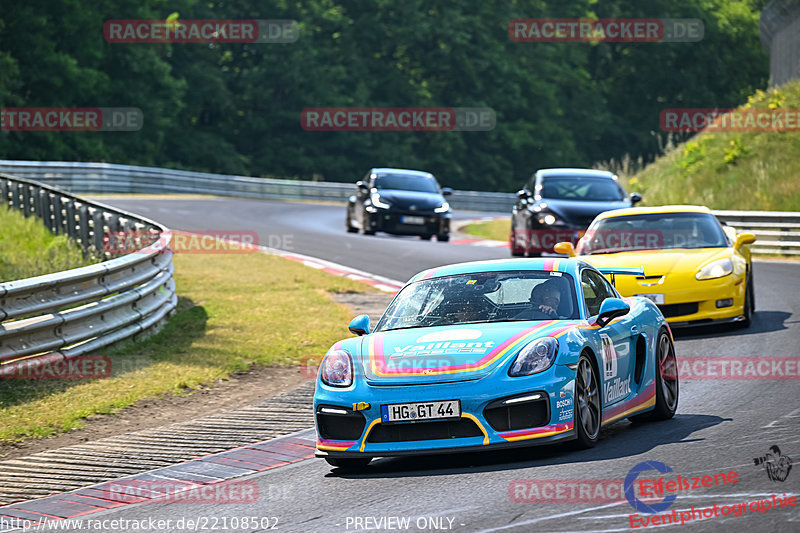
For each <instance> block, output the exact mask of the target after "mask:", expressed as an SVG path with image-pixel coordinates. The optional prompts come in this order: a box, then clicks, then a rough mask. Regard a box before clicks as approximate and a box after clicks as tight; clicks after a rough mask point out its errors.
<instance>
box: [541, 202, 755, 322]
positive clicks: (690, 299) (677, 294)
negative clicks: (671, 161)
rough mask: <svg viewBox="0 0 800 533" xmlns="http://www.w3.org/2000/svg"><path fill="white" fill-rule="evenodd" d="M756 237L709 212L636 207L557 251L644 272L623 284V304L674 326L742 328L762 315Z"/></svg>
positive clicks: (604, 217) (611, 214)
mask: <svg viewBox="0 0 800 533" xmlns="http://www.w3.org/2000/svg"><path fill="white" fill-rule="evenodd" d="M755 240H756V237H755V235H753V234H752V233H740V234H737V233H736V230H734V229H733V228H731V227H729V226H724V225H722V224H720V222H719V220H717V217H715V216H714V215H713V214H712V213H711V211H710V210H709V209H708V208H706V207H698V206H684V205H679V206H675V205H673V206H663V207H634V208H630V209H619V210H616V211H607V212H605V213H601V214H600V215H598V216H597V217H596V218H595V219H594V221H593V222H592V224H591V225H590V226H589V229H588V230H587V231H586V234H585V235H584V236H583V237H582V238H581V239H580V241H578V245H577V248H576V249H573V246H572V243H569V242H562V243H559V244H557V245H556V248H555V251H556V252H558V253H563V254H567V255H569V256H572V257H574V256H576V255H577V256H580V257H582V258H583V259H584V260H586V261H587V262H588V263H591V264H592V265H594V266H595V267H597V268H608V267H612V266H613V267H631V268H643V269H644V276H617V277H616V279H615V280H612V282H614V283H615V285H616V287H617V290H618V291H619V292H620V294H622V295H623V296H644V297H646V298H649V299H650V300H652V301H653V302H654V303H655V304H656V305H658V307H659V308H660V309H661V312H662V313H663V314H664V317H666V319H667V321H668V322H669V323H670V324H671V325H673V326H694V325H706V324H711V323H719V322H736V323H738V324H739V325H741V326H743V327H748V326H749V325H750V321H751V317H752V314H753V311H754V309H755V293H754V289H753V265H752V262H751V260H750V246H749V245H750V244H752V243H753V242H755Z"/></svg>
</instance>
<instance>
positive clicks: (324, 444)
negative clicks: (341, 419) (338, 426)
mask: <svg viewBox="0 0 800 533" xmlns="http://www.w3.org/2000/svg"><path fill="white" fill-rule="evenodd" d="M355 443H356V441H353V442H350V441H346V440H328V439H323V438H322V437H318V438H317V449H318V450H325V451H327V450H330V451H335V452H343V451H345V450H346V449H348V448H349V447H351V446H352V445H353V444H355Z"/></svg>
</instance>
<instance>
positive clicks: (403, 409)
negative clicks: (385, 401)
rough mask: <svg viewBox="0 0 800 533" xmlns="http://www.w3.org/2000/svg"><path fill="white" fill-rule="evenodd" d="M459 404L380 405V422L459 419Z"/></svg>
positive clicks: (417, 403)
mask: <svg viewBox="0 0 800 533" xmlns="http://www.w3.org/2000/svg"><path fill="white" fill-rule="evenodd" d="M460 417H461V402H460V401H459V400H447V401H444V402H415V403H393V404H389V405H381V422H384V423H386V422H425V421H427V420H442V419H445V418H460Z"/></svg>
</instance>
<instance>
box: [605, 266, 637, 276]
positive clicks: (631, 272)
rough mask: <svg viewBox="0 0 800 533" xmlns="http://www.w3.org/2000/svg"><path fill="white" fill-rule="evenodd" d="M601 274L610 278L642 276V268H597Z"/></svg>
mask: <svg viewBox="0 0 800 533" xmlns="http://www.w3.org/2000/svg"><path fill="white" fill-rule="evenodd" d="M597 270H599V271H600V272H601V273H602V274H605V275H607V276H608V275H611V276H644V268H641V267H639V268H598V269H597Z"/></svg>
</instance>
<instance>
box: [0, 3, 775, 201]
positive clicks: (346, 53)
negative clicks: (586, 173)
mask: <svg viewBox="0 0 800 533" xmlns="http://www.w3.org/2000/svg"><path fill="white" fill-rule="evenodd" d="M762 4H763V1H762V0H747V1H729V0H682V1H681V2H674V0H649V1H648V2H639V1H636V0H609V1H605V2H602V3H597V2H596V1H595V0H563V1H560V2H545V1H543V0H524V1H523V0H511V1H509V2H485V1H481V0H461V1H452V0H439V1H424V0H403V1H402V2H397V1H394V0H307V1H297V2H288V1H285V0H258V1H256V0H239V1H237V2H218V1H215V0H211V1H209V0H204V1H200V0H176V1H174V2H170V3H167V2H165V1H163V0H109V1H103V2H100V1H99V0H95V1H79V0H61V1H60V2H52V1H49V0H25V1H24V2H19V1H16V0H0V106H2V107H138V108H141V109H142V111H143V114H144V119H145V123H144V127H143V128H142V129H141V130H140V131H138V132H14V131H6V132H0V157H2V158H5V159H37V160H75V161H109V162H115V163H126V164H141V165H154V166H166V167H175V168H184V169H191V170H200V171H211V172H222V173H236V174H245V175H253V176H278V177H297V178H303V179H312V178H314V179H324V180H329V181H350V180H353V179H355V178H357V177H359V176H360V175H361V174H362V173H363V172H364V170H365V169H367V168H369V167H372V166H399V167H408V168H417V169H425V170H430V171H432V172H434V173H436V174H437V175H438V176H439V177H440V180H441V181H442V183H444V184H446V185H450V186H453V187H456V188H460V189H478V190H505V191H509V190H515V189H516V188H518V186H519V184H521V183H523V182H524V181H525V180H526V179H527V178H528V176H530V174H531V173H532V172H533V171H535V170H536V169H537V168H543V167H548V166H590V165H592V164H593V163H595V162H597V161H602V160H609V159H612V158H617V159H618V158H621V157H622V156H624V155H625V154H628V155H630V156H632V157H633V158H638V157H642V158H644V159H645V160H652V159H653V158H654V157H655V156H656V155H657V154H658V151H659V146H660V145H661V144H660V143H659V137H661V143H662V144H663V136H664V135H665V134H664V133H663V132H660V131H659V126H658V117H659V112H660V111H661V109H663V108H668V107H715V106H719V107H732V106H735V105H737V104H739V103H741V102H742V101H743V100H744V98H745V96H746V95H747V94H751V93H752V92H754V91H755V89H757V88H760V87H763V86H764V85H765V84H766V81H767V76H768V61H767V57H766V54H765V51H764V50H763V48H762V46H761V43H760V41H759V38H758V14H759V13H758V9H760V8H761V7H763V6H762ZM174 12H177V13H179V15H180V18H181V19H293V20H296V21H298V23H299V27H300V38H299V39H298V40H297V41H296V42H294V43H286V44H177V43H172V44H119V43H109V42H106V41H105V40H104V37H103V23H104V22H105V21H106V20H110V19H160V20H164V19H166V18H167V17H168V16H170V15H171V14H172V13H174ZM536 17H561V18H566V17H570V18H577V17H600V18H609V17H626V18H631V17H647V18H666V17H669V18H699V19H701V20H703V22H704V26H705V38H704V39H703V40H702V41H701V42H697V43H518V42H513V41H511V40H510V39H509V37H508V23H509V21H511V20H512V19H515V18H536ZM338 106H344V107H380V106H386V107H428V106H430V107H490V108H492V109H494V111H495V112H496V117H497V126H496V127H495V129H494V130H492V131H489V132H411V133H406V132H403V133H401V132H392V133H387V132H308V131H304V130H303V129H302V128H301V126H300V113H301V111H302V110H303V109H304V108H307V107H338Z"/></svg>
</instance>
